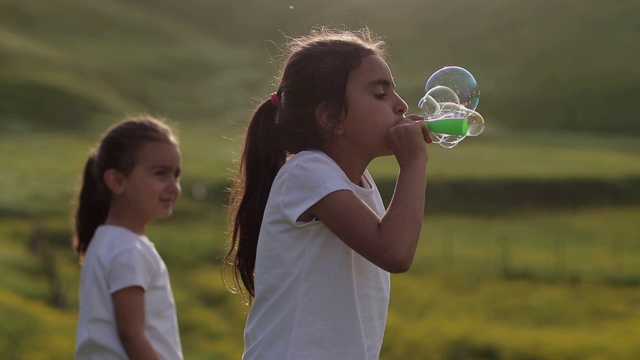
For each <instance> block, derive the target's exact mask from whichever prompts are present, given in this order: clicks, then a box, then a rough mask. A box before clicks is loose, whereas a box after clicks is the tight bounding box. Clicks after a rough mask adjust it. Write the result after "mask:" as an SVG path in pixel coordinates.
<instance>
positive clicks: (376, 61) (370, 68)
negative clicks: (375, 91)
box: [347, 55, 393, 87]
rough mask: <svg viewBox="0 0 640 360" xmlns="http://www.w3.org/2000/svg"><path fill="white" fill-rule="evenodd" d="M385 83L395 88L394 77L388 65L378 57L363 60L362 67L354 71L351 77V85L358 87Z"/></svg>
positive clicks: (368, 57)
mask: <svg viewBox="0 0 640 360" xmlns="http://www.w3.org/2000/svg"><path fill="white" fill-rule="evenodd" d="M385 83H386V84H387V85H389V86H393V77H392V75H391V70H390V69H389V66H388V65H387V63H386V62H385V61H384V60H383V59H382V58H381V57H380V56H378V55H369V56H366V57H364V58H362V62H361V63H360V66H358V67H357V68H356V69H355V70H353V72H351V75H350V77H349V84H351V85H353V86H358V87H363V86H364V87H368V86H376V85H385ZM349 84H348V85H347V86H349Z"/></svg>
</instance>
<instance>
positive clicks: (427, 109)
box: [418, 94, 440, 117]
mask: <svg viewBox="0 0 640 360" xmlns="http://www.w3.org/2000/svg"><path fill="white" fill-rule="evenodd" d="M418 107H419V108H420V109H421V110H422V112H423V113H424V115H425V116H427V117H429V116H432V115H435V114H437V113H438V111H440V104H438V102H437V101H436V99H434V98H433V97H431V96H429V95H427V94H425V95H424V97H423V98H422V99H420V101H418Z"/></svg>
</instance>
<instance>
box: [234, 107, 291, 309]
mask: <svg viewBox="0 0 640 360" xmlns="http://www.w3.org/2000/svg"><path fill="white" fill-rule="evenodd" d="M276 115H277V108H276V105H275V104H274V103H273V102H272V101H271V100H267V101H265V102H263V103H262V104H261V105H260V106H259V107H258V108H257V109H256V111H255V112H254V114H253V116H252V118H251V121H250V123H249V127H248V128H247V133H246V138H245V143H244V150H243V152H242V156H241V158H240V164H239V167H238V174H237V176H236V179H235V181H234V184H233V187H232V188H231V193H230V201H229V205H230V208H231V209H230V210H231V211H230V222H231V224H230V225H231V226H230V227H231V229H232V230H231V246H230V249H229V251H228V252H227V254H226V255H225V257H224V261H223V267H224V266H225V265H231V266H232V270H233V276H234V282H235V285H236V287H237V288H239V287H240V286H239V285H240V281H241V282H242V284H243V285H244V288H245V289H246V290H247V292H248V293H249V298H250V299H253V297H254V296H255V289H254V283H253V273H254V270H255V264H256V251H257V247H258V234H259V233H260V226H261V224H262V218H263V216H264V209H265V207H266V205H267V199H268V198H269V192H270V191H271V185H272V184H273V180H274V179H275V177H276V175H277V174H278V171H279V170H280V168H281V167H282V165H284V163H285V161H286V158H287V152H286V151H285V150H284V149H283V148H282V146H281V141H280V136H279V135H278V130H277V125H276ZM223 274H224V272H223ZM223 276H224V275H223ZM238 277H239V278H238Z"/></svg>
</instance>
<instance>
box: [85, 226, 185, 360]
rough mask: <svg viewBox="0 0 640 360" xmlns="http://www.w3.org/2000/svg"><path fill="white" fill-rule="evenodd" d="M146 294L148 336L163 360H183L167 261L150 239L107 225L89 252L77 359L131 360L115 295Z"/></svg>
mask: <svg viewBox="0 0 640 360" xmlns="http://www.w3.org/2000/svg"><path fill="white" fill-rule="evenodd" d="M130 286H140V287H142V288H143V289H144V290H145V296H144V298H145V322H146V324H145V335H146V336H147V338H148V339H149V341H150V342H151V345H152V346H153V348H154V349H155V350H156V352H157V353H158V355H159V356H160V358H161V359H171V360H174V359H182V358H183V356H182V347H181V344H180V337H179V334H178V321H177V315H176V306H175V301H174V298H173V293H172V290H171V284H170V282H169V274H168V271H167V267H166V266H165V263H164V261H163V260H162V258H161V257H160V255H159V254H158V252H157V251H156V248H155V246H154V245H153V243H152V242H151V241H149V239H148V238H147V237H146V236H140V235H137V234H134V233H133V232H131V231H129V230H127V229H125V228H122V227H118V226H112V225H102V226H100V227H98V228H97V229H96V232H95V235H94V236H93V239H92V240H91V243H90V245H89V247H88V249H87V252H86V253H85V258H84V261H83V265H82V271H81V274H80V312H79V315H78V327H77V331H76V351H75V358H76V359H91V360H98V359H128V357H127V354H126V352H125V350H124V347H123V346H122V343H121V342H120V339H119V337H118V333H117V325H116V321H115V314H114V309H113V302H112V300H111V295H112V294H113V293H114V292H116V291H118V290H121V289H124V288H127V287H130Z"/></svg>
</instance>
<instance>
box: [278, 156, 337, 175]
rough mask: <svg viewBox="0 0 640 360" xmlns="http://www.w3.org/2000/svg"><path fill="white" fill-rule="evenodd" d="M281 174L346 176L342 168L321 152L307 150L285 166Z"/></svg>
mask: <svg viewBox="0 0 640 360" xmlns="http://www.w3.org/2000/svg"><path fill="white" fill-rule="evenodd" d="M281 173H285V174H303V175H309V174H314V175H318V176H323V174H331V176H335V174H336V173H337V174H340V175H344V172H343V171H342V169H341V168H340V166H338V164H337V163H336V162H335V161H333V159H331V158H330V157H329V156H328V155H327V154H325V153H323V152H322V151H319V150H307V151H302V152H300V153H298V154H296V155H294V156H293V157H292V158H291V159H289V160H288V161H287V162H286V163H285V164H284V166H283V167H282V171H281ZM345 177H346V175H345Z"/></svg>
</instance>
